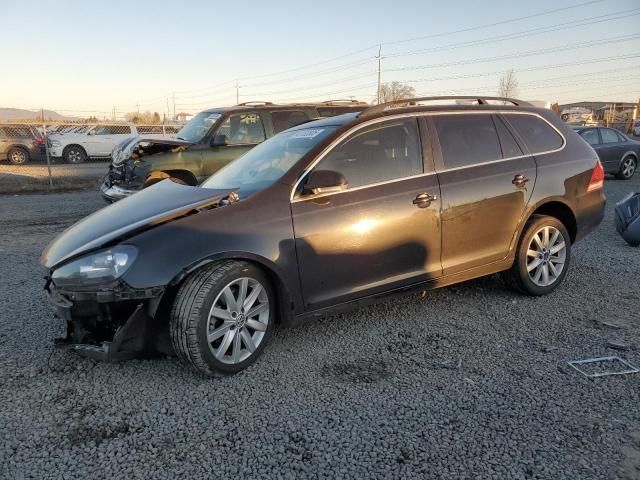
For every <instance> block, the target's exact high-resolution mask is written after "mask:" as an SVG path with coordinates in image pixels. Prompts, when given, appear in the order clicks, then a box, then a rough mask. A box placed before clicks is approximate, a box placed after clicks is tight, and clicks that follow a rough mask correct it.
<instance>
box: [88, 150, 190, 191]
mask: <svg viewBox="0 0 640 480" xmlns="http://www.w3.org/2000/svg"><path fill="white" fill-rule="evenodd" d="M191 145H193V143H191V142H187V141H185V140H177V139H168V138H130V139H127V140H125V141H124V142H122V143H120V144H118V145H116V147H115V148H114V149H113V151H112V152H111V164H110V165H109V171H108V172H107V174H106V175H105V176H104V178H103V179H102V183H101V185H100V192H101V194H102V197H103V198H104V199H105V200H106V201H107V202H109V203H111V202H115V201H117V200H121V199H123V198H126V197H128V196H130V195H133V194H134V193H136V192H138V191H139V190H141V189H142V188H143V186H144V184H145V182H146V180H147V176H148V175H149V171H150V164H149V163H148V162H146V161H145V157H148V156H150V155H157V154H166V153H170V154H180V153H182V152H184V151H186V150H187V149H188V148H189V147H190V146H191Z"/></svg>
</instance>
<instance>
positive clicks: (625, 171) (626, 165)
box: [616, 155, 638, 180]
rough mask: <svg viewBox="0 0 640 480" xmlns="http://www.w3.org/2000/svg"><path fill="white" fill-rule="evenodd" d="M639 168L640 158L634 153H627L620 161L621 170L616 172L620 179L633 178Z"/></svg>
mask: <svg viewBox="0 0 640 480" xmlns="http://www.w3.org/2000/svg"><path fill="white" fill-rule="evenodd" d="M637 169H638V159H637V158H636V157H634V156H633V155H627V156H626V157H624V158H623V159H622V162H621V163H620V170H619V171H618V173H616V178H618V179H620V180H631V179H632V178H633V174H634V173H636V170H637Z"/></svg>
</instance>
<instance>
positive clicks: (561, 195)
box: [41, 97, 605, 376]
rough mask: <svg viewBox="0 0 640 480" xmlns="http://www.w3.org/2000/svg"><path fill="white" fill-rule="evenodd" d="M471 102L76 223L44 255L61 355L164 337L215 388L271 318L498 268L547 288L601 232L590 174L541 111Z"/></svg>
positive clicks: (303, 141)
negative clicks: (580, 246)
mask: <svg viewBox="0 0 640 480" xmlns="http://www.w3.org/2000/svg"><path fill="white" fill-rule="evenodd" d="M467 98H470V97H467ZM456 99H457V98H456ZM473 99H475V103H476V104H475V105H443V102H444V100H445V99H444V98H441V97H436V98H427V99H424V98H422V99H412V100H411V102H413V103H412V105H407V101H406V100H401V101H399V102H392V103H389V104H382V105H378V106H375V107H371V108H368V109H367V110H365V111H363V112H361V113H359V114H357V113H351V114H344V115H340V116H336V117H331V118H325V119H322V120H317V121H313V122H308V123H305V124H302V125H299V126H297V127H293V128H290V129H288V130H286V131H283V132H281V133H279V134H277V135H275V136H273V137H272V138H270V139H269V140H267V141H265V142H263V143H262V144H260V145H258V146H257V147H255V148H254V149H252V150H251V151H249V152H247V153H246V154H245V155H243V156H242V157H241V158H239V159H237V160H235V161H234V162H231V163H229V164H228V165H227V166H226V167H224V168H222V169H221V170H219V171H218V172H217V173H215V174H214V175H212V176H211V177H210V178H208V179H207V180H206V181H205V182H204V183H203V184H202V185H201V186H200V187H194V186H189V185H179V184H177V183H175V182H172V181H170V180H165V181H162V182H160V183H158V184H157V185H154V186H152V187H150V188H147V189H145V190H143V191H142V192H140V193H138V194H136V195H134V196H132V197H130V198H127V199H124V200H122V201H121V202H117V203H115V204H113V205H110V206H108V207H106V208H103V209H102V210H100V211H98V212H96V213H94V214H93V215H91V216H89V217H87V218H86V219H84V220H82V221H80V222H78V223H76V224H75V225H73V226H72V227H71V228H69V229H67V230H66V231H65V232H64V233H63V234H61V235H60V236H58V237H57V238H56V240H54V241H53V242H52V243H51V244H50V245H49V246H48V247H47V249H46V250H45V252H44V253H43V254H42V257H41V262H42V264H43V265H44V266H45V267H46V268H47V269H48V271H49V274H48V277H47V281H46V290H47V291H48V294H49V297H50V301H51V304H52V305H53V306H54V308H55V309H56V311H57V312H58V316H59V317H60V318H62V319H65V321H66V324H67V337H66V338H65V339H61V340H60V341H59V343H58V344H59V345H61V346H64V347H66V348H70V349H72V350H74V351H75V352H78V353H81V354H84V355H88V356H91V357H93V358H97V359H118V358H131V357H132V356H135V355H136V354H137V353H138V352H141V351H145V349H153V348H154V347H155V348H157V345H161V344H162V342H161V341H160V339H162V338H168V339H170V344H171V345H172V349H173V351H174V352H175V353H176V354H177V355H178V357H179V358H180V359H182V360H183V361H184V362H185V363H186V364H188V365H190V366H192V367H195V368H196V369H198V370H199V371H201V372H202V373H204V374H206V375H212V376H214V375H224V374H232V373H235V372H238V371H240V370H242V369H243V368H245V367H247V366H248V365H250V364H251V363H252V362H253V361H255V359H256V358H257V357H258V355H259V354H260V352H261V351H262V350H263V349H264V347H265V344H266V343H267V341H268V339H269V336H270V335H271V334H272V332H273V330H274V326H275V324H276V323H283V324H291V323H295V322H297V321H300V320H303V319H305V318H313V317H317V316H320V315H324V314H327V313H328V312H333V311H336V310H338V311H340V310H344V309H348V308H353V307H354V306H357V305H361V304H364V303H367V302H371V301H372V300H375V299H377V298H379V297H381V296H383V295H387V294H391V293H394V292H398V291H403V290H406V289H410V288H413V287H421V288H437V287H442V286H445V285H450V284H453V283H457V282H461V281H465V280H469V279H472V278H476V277H480V276H483V275H489V274H493V273H496V272H505V273H504V276H505V279H506V281H507V282H508V283H509V284H510V285H512V286H513V287H514V288H517V289H518V290H520V291H521V292H523V293H525V294H529V295H545V294H549V293H551V292H552V291H553V290H554V289H556V288H557V287H558V286H559V285H560V284H561V283H562V281H563V279H564V278H565V276H566V274H567V271H568V270H569V265H570V261H571V250H572V245H573V244H574V243H575V242H576V241H578V240H580V239H581V238H583V237H584V236H585V235H587V234H588V233H589V232H590V231H592V230H593V229H594V228H596V227H597V226H598V224H599V223H600V222H601V221H602V218H603V215H604V206H605V198H604V195H603V179H604V172H603V170H602V166H601V164H600V162H599V161H598V158H597V156H596V154H595V153H594V151H593V149H592V148H591V147H589V145H587V144H586V143H585V142H584V141H582V140H581V139H580V137H579V136H578V135H576V134H575V133H574V132H572V131H571V129H570V128H568V127H567V126H566V125H565V124H564V123H563V122H562V121H561V120H560V119H559V118H558V116H557V115H556V114H555V113H554V112H552V111H550V110H546V109H541V108H535V107H532V106H530V105H528V104H526V103H524V102H521V101H518V100H511V99H503V98H499V99H497V98H477V97H473ZM420 102H426V103H427V105H421V104H420ZM506 102H509V103H511V105H505V104H499V103H506ZM430 103H433V104H430ZM285 108H289V109H290V108H291V107H283V109H282V110H278V111H276V110H270V111H267V114H266V115H264V116H263V112H262V111H260V115H261V117H260V122H261V125H262V126H263V127H264V128H260V129H258V128H255V127H256V122H257V121H258V120H253V121H251V122H249V125H246V127H251V128H249V130H250V131H249V132H242V133H240V132H239V131H236V130H234V127H233V124H234V120H233V118H234V116H235V117H236V121H237V122H239V123H242V121H243V117H242V116H243V115H256V114H257V112H256V111H253V110H251V111H247V110H244V109H241V108H238V109H229V110H224V111H220V110H216V111H208V112H204V113H203V114H201V115H200V117H199V120H198V121H197V122H195V123H194V124H190V125H189V126H188V129H187V130H186V132H187V133H189V134H192V135H194V136H197V137H200V136H206V135H208V134H211V135H214V134H215V135H217V136H219V135H225V136H228V137H229V138H232V137H233V136H234V135H249V134H254V135H255V134H257V133H260V134H264V131H265V130H268V129H270V128H272V125H273V119H272V118H271V115H272V114H273V113H276V112H277V113H280V114H281V116H282V117H285V112H286V111H287V110H286V109H285ZM210 115H214V117H213V118H212V119H211V120H212V125H211V126H209V125H207V124H206V122H204V120H205V119H207V118H209V116H210ZM284 119H286V117H285V118H284ZM228 120H229V121H228ZM220 122H221V123H220ZM282 123H283V124H284V123H286V122H284V120H283V121H282ZM219 127H221V128H219ZM237 127H238V128H240V127H239V126H237ZM253 138H255V137H253ZM205 145H207V144H206V143H205ZM143 158H144V157H143ZM399 328H404V327H399ZM169 351H170V350H169Z"/></svg>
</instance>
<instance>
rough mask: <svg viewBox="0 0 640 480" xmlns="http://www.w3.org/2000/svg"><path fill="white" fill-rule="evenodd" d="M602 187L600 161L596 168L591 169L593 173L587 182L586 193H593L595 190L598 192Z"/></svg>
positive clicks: (602, 177)
mask: <svg viewBox="0 0 640 480" xmlns="http://www.w3.org/2000/svg"><path fill="white" fill-rule="evenodd" d="M603 185H604V169H603V168H602V164H601V163H600V160H598V161H597V162H596V166H595V168H594V169H593V173H591V180H589V185H588V186H587V192H595V191H596V190H600V189H601V188H602V186H603Z"/></svg>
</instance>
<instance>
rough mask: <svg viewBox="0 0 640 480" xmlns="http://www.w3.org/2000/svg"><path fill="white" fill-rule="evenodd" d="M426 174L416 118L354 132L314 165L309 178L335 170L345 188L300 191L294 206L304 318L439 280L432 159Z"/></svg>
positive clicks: (436, 191)
mask: <svg viewBox="0 0 640 480" xmlns="http://www.w3.org/2000/svg"><path fill="white" fill-rule="evenodd" d="M425 151H430V149H425ZM426 168H427V170H426V171H425V164H424V163H423V155H422V147H421V142H420V135H419V130H418V124H417V121H416V119H415V118H408V119H407V118H405V119H400V120H387V121H385V122H377V123H375V124H373V125H369V126H365V127H362V128H359V129H358V130H357V131H355V132H354V133H352V134H350V135H349V136H348V137H346V139H345V140H343V141H342V142H341V143H340V144H339V145H337V146H336V147H335V148H334V149H333V150H331V151H330V152H329V153H328V154H327V155H326V156H324V158H322V160H320V162H319V163H317V164H316V165H315V167H314V168H313V169H312V171H311V173H310V176H312V175H313V173H314V172H316V171H318V170H333V171H336V172H339V173H341V174H342V175H343V176H344V178H345V179H346V181H347V182H348V184H349V185H348V188H347V189H346V190H343V191H340V192H337V193H327V194H315V195H313V194H309V195H305V194H304V193H303V192H302V191H298V192H296V196H295V197H294V199H293V201H292V204H291V210H292V216H293V225H294V232H295V244H296V252H297V256H298V265H299V273H300V282H301V286H302V292H303V296H304V301H305V308H306V309H307V310H314V309H317V308H322V307H324V306H329V305H331V304H335V303H339V302H345V301H349V300H354V299H357V298H360V297H363V296H366V295H371V294H375V293H379V292H383V291H386V290H390V289H393V288H396V287H401V286H404V285H409V284H412V283H417V282H420V281H426V280H429V279H432V278H436V277H439V276H440V275H441V273H442V269H441V265H440V221H439V210H440V200H439V198H440V196H439V193H440V192H439V188H438V180H437V176H436V175H435V174H434V172H433V170H432V162H431V159H430V157H429V162H428V163H427V167H426ZM310 176H309V177H310ZM309 177H306V178H309ZM301 183H302V186H304V179H303V181H302V182H301Z"/></svg>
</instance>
